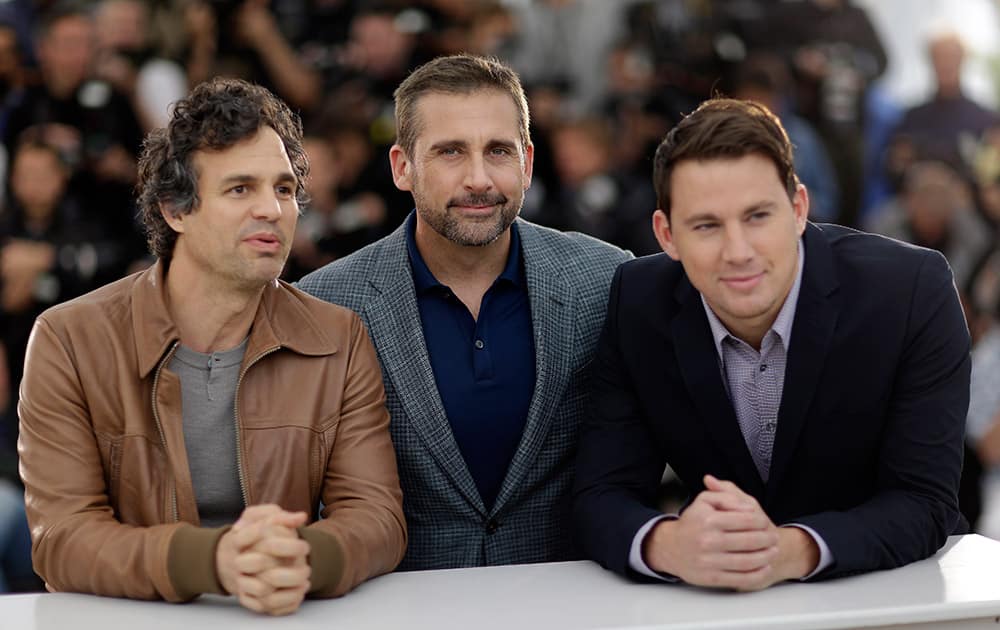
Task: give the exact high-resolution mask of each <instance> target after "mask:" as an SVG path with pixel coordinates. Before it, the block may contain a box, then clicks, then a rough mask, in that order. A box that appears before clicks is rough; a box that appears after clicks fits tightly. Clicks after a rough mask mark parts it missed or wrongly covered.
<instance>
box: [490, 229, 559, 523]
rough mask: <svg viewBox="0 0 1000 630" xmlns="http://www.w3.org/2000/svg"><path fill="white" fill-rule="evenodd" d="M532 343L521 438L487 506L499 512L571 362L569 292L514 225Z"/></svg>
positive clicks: (542, 432)
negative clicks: (530, 387)
mask: <svg viewBox="0 0 1000 630" xmlns="http://www.w3.org/2000/svg"><path fill="white" fill-rule="evenodd" d="M517 225H518V230H519V236H520V237H521V252H522V255H523V256H524V273H525V277H526V278H527V282H528V299H529V301H530V303H531V322H532V329H533V330H532V334H533V335H534V340H535V390H534V392H533V393H532V396H531V403H530V404H529V406H528V418H527V420H526V422H525V427H524V433H523V435H522V436H521V442H520V444H519V445H518V448H517V451H516V452H515V453H514V458H513V459H512V460H511V463H510V467H509V468H508V469H507V476H506V477H505V478H504V481H503V484H502V485H501V487H500V493H499V494H498V495H497V499H496V502H495V503H494V506H493V512H494V513H496V512H497V511H499V510H500V509H502V508H503V506H504V504H505V503H506V502H507V500H508V499H509V498H510V497H511V495H512V494H513V493H514V492H515V491H516V490H517V488H518V487H520V486H521V481H522V479H524V477H525V475H526V474H527V473H528V471H529V470H530V469H531V467H532V465H533V463H534V461H535V458H536V457H537V456H538V451H539V449H540V448H541V446H542V443H543V442H544V441H545V438H546V436H547V435H548V432H549V428H550V427H551V424H552V416H553V415H554V414H555V406H556V405H557V404H558V402H559V400H560V399H561V398H562V396H563V392H564V390H565V388H566V385H567V383H568V382H569V379H570V376H571V374H570V371H571V370H572V367H573V366H572V363H571V358H572V356H573V332H574V326H573V313H572V308H571V306H572V303H573V288H572V287H571V286H570V285H569V284H568V283H567V282H566V280H565V278H564V277H563V274H562V270H561V268H560V267H559V266H558V265H557V264H555V261H553V260H552V259H551V257H550V256H549V255H548V253H547V250H546V248H545V245H544V243H542V242H541V241H540V238H539V235H538V233H537V232H536V231H535V228H534V226H532V225H531V224H528V223H525V222H524V221H521V220H518V221H517Z"/></svg>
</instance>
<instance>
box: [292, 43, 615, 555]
mask: <svg viewBox="0 0 1000 630" xmlns="http://www.w3.org/2000/svg"><path fill="white" fill-rule="evenodd" d="M396 127H397V142H396V144H395V145H393V147H392V148H391V150H390V152H389V159H390V161H391V163H392V172H393V177H394V180H395V183H396V186H397V187H398V188H400V189H401V190H407V191H410V192H411V193H412V195H413V199H414V203H415V206H416V209H415V211H414V212H413V213H411V214H410V216H409V218H408V219H407V220H406V222H405V223H404V224H403V225H402V226H400V228H399V229H397V230H396V231H395V232H394V233H393V234H391V235H389V236H387V237H386V238H384V239H382V240H380V241H378V242H376V243H373V244H372V245H370V246H368V247H366V248H364V249H362V250H361V251H359V252H356V253H355V254H352V255H351V256H348V257H347V258H344V259H341V260H337V261H335V262H333V263H331V264H330V265H327V266H326V267H323V268H322V269H320V270H318V271H316V272H314V273H312V274H310V275H308V276H306V277H305V278H303V279H302V281H301V283H300V287H301V288H303V289H305V290H306V291H308V292H310V293H312V294H314V295H316V296H318V297H321V298H323V299H325V300H330V301H332V302H336V303H338V304H342V305H344V306H348V307H350V308H351V309H354V310H355V311H357V312H358V314H359V315H361V317H362V319H363V320H364V322H365V324H366V325H367V326H368V329H369V333H370V334H371V337H372V341H373V342H374V343H375V349H376V350H377V352H378V357H379V360H380V361H381V364H382V369H383V372H384V374H385V385H386V396H387V405H388V407H389V413H390V415H391V416H392V422H391V426H390V430H391V432H392V437H393V442H394V444H395V447H396V456H397V459H398V462H399V469H400V481H401V484H402V487H403V500H404V504H403V505H404V509H405V513H406V519H407V524H408V526H409V528H410V529H409V532H410V540H409V547H408V549H407V553H406V557H405V558H404V559H403V562H402V564H401V565H400V566H401V568H405V569H433V568H449V567H462V566H479V565H494V564H513V563H526V562H543V561H557V560H569V559H574V558H577V557H579V552H578V551H577V549H576V548H575V547H574V546H573V544H572V541H571V539H570V519H569V516H570V512H569V488H570V484H571V481H572V475H573V457H572V455H573V453H574V452H575V450H576V444H577V436H578V431H579V426H580V421H581V419H582V417H583V414H584V411H585V410H586V408H587V406H588V405H589V400H590V387H589V382H590V378H589V377H590V371H589V365H590V362H591V359H592V357H593V353H594V347H595V344H596V343H597V335H598V333H599V330H600V326H601V322H602V321H603V320H604V309H605V304H606V300H607V291H608V286H609V285H610V282H611V275H612V273H613V271H614V269H615V267H616V266H617V265H618V263H620V262H621V261H623V260H625V259H626V258H628V254H627V253H626V252H623V251H621V250H620V249H618V248H616V247H612V246H611V245H608V244H607V243H603V242H601V241H598V240H596V239H593V238H590V237H587V236H584V235H582V234H564V233H561V232H557V231H555V230H550V229H547V228H543V227H540V226H537V225H534V224H532V223H529V222H527V221H524V220H522V219H519V218H517V214H518V212H520V210H521V202H522V201H523V199H524V193H525V190H526V189H527V188H528V186H529V185H530V183H531V169H532V159H533V157H534V147H533V146H532V144H531V139H530V137H529V135H528V106H527V102H526V99H525V96H524V92H523V90H522V89H521V84H520V81H519V79H518V77H517V75H516V74H515V73H514V72H513V71H512V70H511V69H510V68H508V67H506V66H504V65H503V64H501V63H500V62H498V61H496V60H495V59H487V58H483V57H476V56H471V55H455V56H451V57H442V58H438V59H435V60H434V61H431V62H429V63H427V64H425V65H423V66H421V67H420V68H418V69H417V70H415V71H414V72H413V73H412V74H411V75H410V76H409V77H408V78H407V79H406V80H405V81H403V83H402V84H401V85H400V86H399V89H397V90H396Z"/></svg>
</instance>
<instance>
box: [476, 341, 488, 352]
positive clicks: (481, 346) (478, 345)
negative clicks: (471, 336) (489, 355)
mask: <svg viewBox="0 0 1000 630" xmlns="http://www.w3.org/2000/svg"><path fill="white" fill-rule="evenodd" d="M485 345H486V344H484V343H483V340H482V339H476V350H482V349H483V346H485Z"/></svg>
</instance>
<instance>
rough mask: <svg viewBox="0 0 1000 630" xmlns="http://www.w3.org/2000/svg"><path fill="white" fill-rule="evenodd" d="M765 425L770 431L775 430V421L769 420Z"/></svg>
mask: <svg viewBox="0 0 1000 630" xmlns="http://www.w3.org/2000/svg"><path fill="white" fill-rule="evenodd" d="M764 426H765V427H766V428H767V430H768V431H774V423H773V422H768V423H767V424H766V425H764Z"/></svg>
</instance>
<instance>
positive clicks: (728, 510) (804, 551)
mask: <svg viewBox="0 0 1000 630" xmlns="http://www.w3.org/2000/svg"><path fill="white" fill-rule="evenodd" d="M704 483H705V490H704V491H702V492H701V493H700V494H699V495H698V496H697V497H696V498H695V500H694V501H693V502H692V503H691V505H690V506H688V508H687V509H686V510H684V512H683V513H681V515H680V517H679V518H677V519H676V520H666V521H661V522H660V523H657V525H656V526H655V527H654V528H653V529H652V531H651V532H650V533H649V535H647V536H646V539H645V540H644V541H643V558H644V559H645V561H646V564H647V565H649V566H650V568H652V569H653V570H654V571H660V572H664V573H669V574H671V575H675V576H677V577H678V578H680V579H682V580H684V581H685V582H687V583H689V584H696V585H699V586H711V587H721V588H731V589H735V590H738V591H755V590H760V589H764V588H767V587H768V586H771V585H772V584H775V583H777V582H781V581H783V580H788V579H795V578H800V577H804V576H805V575H808V574H809V572H811V571H812V570H813V568H814V567H815V566H816V564H817V562H818V558H819V555H818V554H819V550H818V547H816V543H815V542H814V541H813V539H812V537H811V536H809V534H808V533H806V532H805V531H804V530H802V529H800V528H798V527H777V526H775V524H774V523H773V522H771V519H770V518H769V517H768V516H767V514H766V513H765V512H764V510H763V508H761V506H760V504H759V503H758V502H757V500H756V499H754V498H753V497H752V496H750V495H748V494H746V493H745V492H743V491H742V490H740V489H739V487H737V486H736V484H734V483H732V482H729V481H720V480H718V479H716V478H715V477H713V476H712V475H705V479H704Z"/></svg>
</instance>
